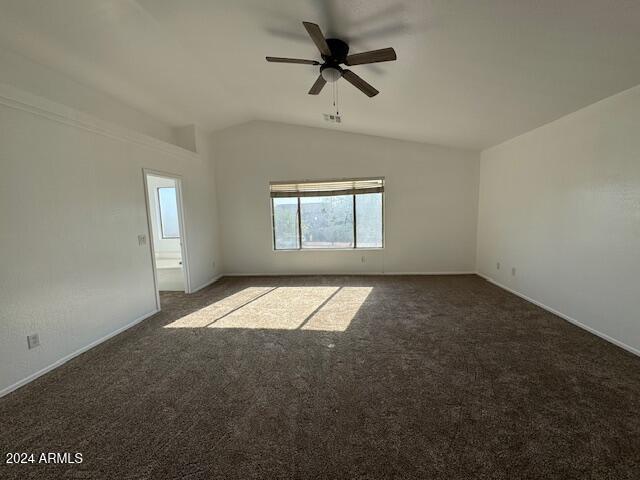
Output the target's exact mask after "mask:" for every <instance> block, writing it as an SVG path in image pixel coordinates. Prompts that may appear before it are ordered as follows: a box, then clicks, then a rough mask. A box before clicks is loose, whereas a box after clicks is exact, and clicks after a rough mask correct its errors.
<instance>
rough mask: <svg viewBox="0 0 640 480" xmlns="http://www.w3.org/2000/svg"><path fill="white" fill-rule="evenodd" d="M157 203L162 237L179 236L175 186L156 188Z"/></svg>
mask: <svg viewBox="0 0 640 480" xmlns="http://www.w3.org/2000/svg"><path fill="white" fill-rule="evenodd" d="M158 205H159V209H160V230H161V234H162V238H180V228H179V225H178V202H177V200H176V189H175V187H159V188H158Z"/></svg>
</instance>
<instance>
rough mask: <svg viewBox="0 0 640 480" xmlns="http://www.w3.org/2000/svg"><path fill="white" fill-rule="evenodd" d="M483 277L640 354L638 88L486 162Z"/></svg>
mask: <svg viewBox="0 0 640 480" xmlns="http://www.w3.org/2000/svg"><path fill="white" fill-rule="evenodd" d="M497 262H501V264H502V267H501V269H500V270H497V269H496V263H497ZM512 267H515V268H516V276H512V275H511V268H512ZM478 271H479V272H480V273H481V274H482V275H485V276H487V277H490V278H492V279H494V280H495V281H497V282H499V283H500V284H502V285H504V286H507V287H508V288H511V289H513V290H515V291H517V292H519V293H521V294H524V295H526V296H527V297H529V298H531V299H533V300H535V301H537V302H540V303H542V304H544V305H546V306H548V307H550V308H552V309H555V310H556V311H558V312H560V313H561V314H563V315H566V316H568V317H570V318H572V319H574V320H575V321H577V322H580V323H582V324H583V325H584V326H586V327H587V328H590V329H593V330H595V331H597V332H599V333H601V334H604V335H606V336H608V337H610V339H613V340H614V341H617V342H618V343H619V344H624V345H626V346H627V347H628V348H630V349H635V351H636V353H639V354H640V87H636V88H633V89H631V90H628V91H626V92H623V93H621V94H618V95H615V96H613V97H610V98H608V99H605V100H603V101H601V102H598V103H596V104H594V105H591V106H589V107H587V108H584V109H582V110H580V111H578V112H575V113H573V114H571V115H568V116H566V117H563V118H561V119H560V120H557V121H555V122H553V123H550V124H548V125H546V126H544V127H541V128H538V129H537V130H534V131H532V132H529V133H527V134H525V135H522V136H520V137H517V138H515V139H513V140H510V141H508V142H506V143H503V144H501V145H499V146H496V147H493V148H490V149H488V150H485V151H484V152H483V153H482V163H481V174H480V206H479V227H478Z"/></svg>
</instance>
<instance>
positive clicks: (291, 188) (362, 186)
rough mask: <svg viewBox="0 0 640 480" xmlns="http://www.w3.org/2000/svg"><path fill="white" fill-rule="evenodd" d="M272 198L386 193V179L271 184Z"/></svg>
mask: <svg viewBox="0 0 640 480" xmlns="http://www.w3.org/2000/svg"><path fill="white" fill-rule="evenodd" d="M269 190H270V192H271V197H272V198H278V197H330V196H336V195H358V194H365V193H382V192H384V178H362V179H354V180H330V181H325V182H306V181H305V182H271V183H270V184H269Z"/></svg>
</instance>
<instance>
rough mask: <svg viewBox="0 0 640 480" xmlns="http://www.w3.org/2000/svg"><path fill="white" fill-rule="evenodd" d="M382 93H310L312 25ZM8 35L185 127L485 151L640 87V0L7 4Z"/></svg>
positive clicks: (4, 25) (2, 25) (30, 53)
mask: <svg viewBox="0 0 640 480" xmlns="http://www.w3.org/2000/svg"><path fill="white" fill-rule="evenodd" d="M303 20H305V21H311V22H315V23H318V24H319V25H320V26H321V27H322V29H323V30H324V33H325V35H326V36H327V37H339V38H342V39H345V40H347V41H348V42H349V44H350V47H351V52H352V53H355V52H360V51H365V50H371V49H377V48H383V47H387V46H392V47H394V48H395V50H396V52H397V55H398V60H397V61H395V62H389V63H380V64H375V65H368V66H366V65H362V66H355V67H352V70H353V71H355V72H357V73H358V74H359V75H361V76H362V77H363V78H365V79H366V80H367V81H368V82H369V83H371V84H372V85H373V86H375V87H376V88H377V89H378V90H380V92H381V93H380V94H379V95H378V96H376V97H374V98H373V99H369V98H367V97H366V96H365V95H363V94H362V93H360V92H359V91H358V90H356V89H355V88H353V87H352V86H351V85H349V84H348V83H346V82H345V81H344V80H341V81H339V83H338V85H339V86H338V94H339V98H340V106H341V113H342V114H343V123H342V124H341V125H340V126H335V125H329V124H327V123H325V122H324V120H323V116H322V114H323V113H325V112H330V111H331V108H332V107H331V89H330V88H325V90H324V91H323V92H322V93H321V94H320V95H319V96H311V95H308V94H307V91H308V90H309V88H310V87H311V85H312V84H313V82H314V80H315V78H316V77H317V75H318V71H317V69H318V67H315V66H309V65H285V64H270V63H267V62H266V61H265V59H264V57H265V56H267V55H274V56H284V57H299V58H310V59H319V55H318V52H317V50H316V48H315V46H314V45H313V43H312V42H311V41H310V39H309V38H308V36H307V34H306V32H305V30H304V28H303V26H302V23H301V22H302V21H303ZM0 42H1V43H2V45H4V46H5V47H7V48H10V49H12V50H13V51H16V52H18V53H20V54H22V55H24V56H26V57H28V58H30V59H31V60H33V61H36V62H38V63H41V64H44V65H46V66H49V67H52V68H54V69H57V70H59V71H61V72H63V73H66V74H68V75H69V76H71V77H73V78H74V79H76V80H78V81H80V82H82V83H85V84H87V85H90V86H92V87H95V88H97V89H99V90H101V91H104V92H106V93H108V94H110V95H112V96H114V97H116V98H118V99H120V100H122V101H124V102H126V103H128V104H130V105H132V106H134V107H136V108H138V109H140V110H142V111H144V112H146V113H148V114H150V115H153V116H155V117H157V118H160V119H162V120H164V121H166V122H168V123H170V124H172V125H182V124H187V123H197V124H199V125H201V126H202V127H204V128H205V129H209V130H214V129H219V128H224V127H226V126H230V125H233V124H237V123H241V122H244V121H248V120H251V119H265V120H275V121H282V122H287V123H294V124H303V125H309V126H317V127H327V128H338V129H341V130H344V131H351V132H360V133H367V134H371V135H380V136H385V137H393V138H400V139H409V140H417V141H425V142H431V143H438V144H444V145H453V146H461V147H468V148H484V147H487V146H490V145H494V144H496V143H500V142H501V141H503V140H506V139H509V138H511V137H514V136H517V135H519V134H521V133H524V132H526V131H528V130H531V129H533V128H535V127H537V126H539V125H542V124H544V123H547V122H549V121H551V120H554V119H556V118H559V117H561V116H563V115H565V114H567V113H570V112H572V111H575V110H577V109H579V108H581V107H584V106H586V105H589V104H591V103H593V102H595V101H597V100H600V99H602V98H605V97H607V96H610V95H612V94H615V93H617V92H620V91H622V90H625V89H627V88H630V87H632V86H635V85H637V84H640V47H639V45H640V2H638V1H637V0H616V1H610V0H561V1H559V0H536V1H534V0H414V1H410V0H395V1H394V0H349V1H348V0H342V1H340V0H322V1H321V0H317V1H314V0H269V1H265V0H226V1H222V0H218V1H212V0H180V1H175V0H138V1H133V0H56V1H43V0H0Z"/></svg>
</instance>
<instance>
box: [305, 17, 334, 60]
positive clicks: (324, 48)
mask: <svg viewBox="0 0 640 480" xmlns="http://www.w3.org/2000/svg"><path fill="white" fill-rule="evenodd" d="M302 24H303V25H304V28H306V29H307V33H308V34H309V36H310V37H311V40H313V43H315V44H316V47H318V50H320V53H321V54H322V55H326V56H327V57H329V56H331V49H330V48H329V45H328V44H327V41H326V40H325V38H324V35H323V34H322V30H320V27H319V26H318V25H316V24H315V23H311V22H302Z"/></svg>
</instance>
